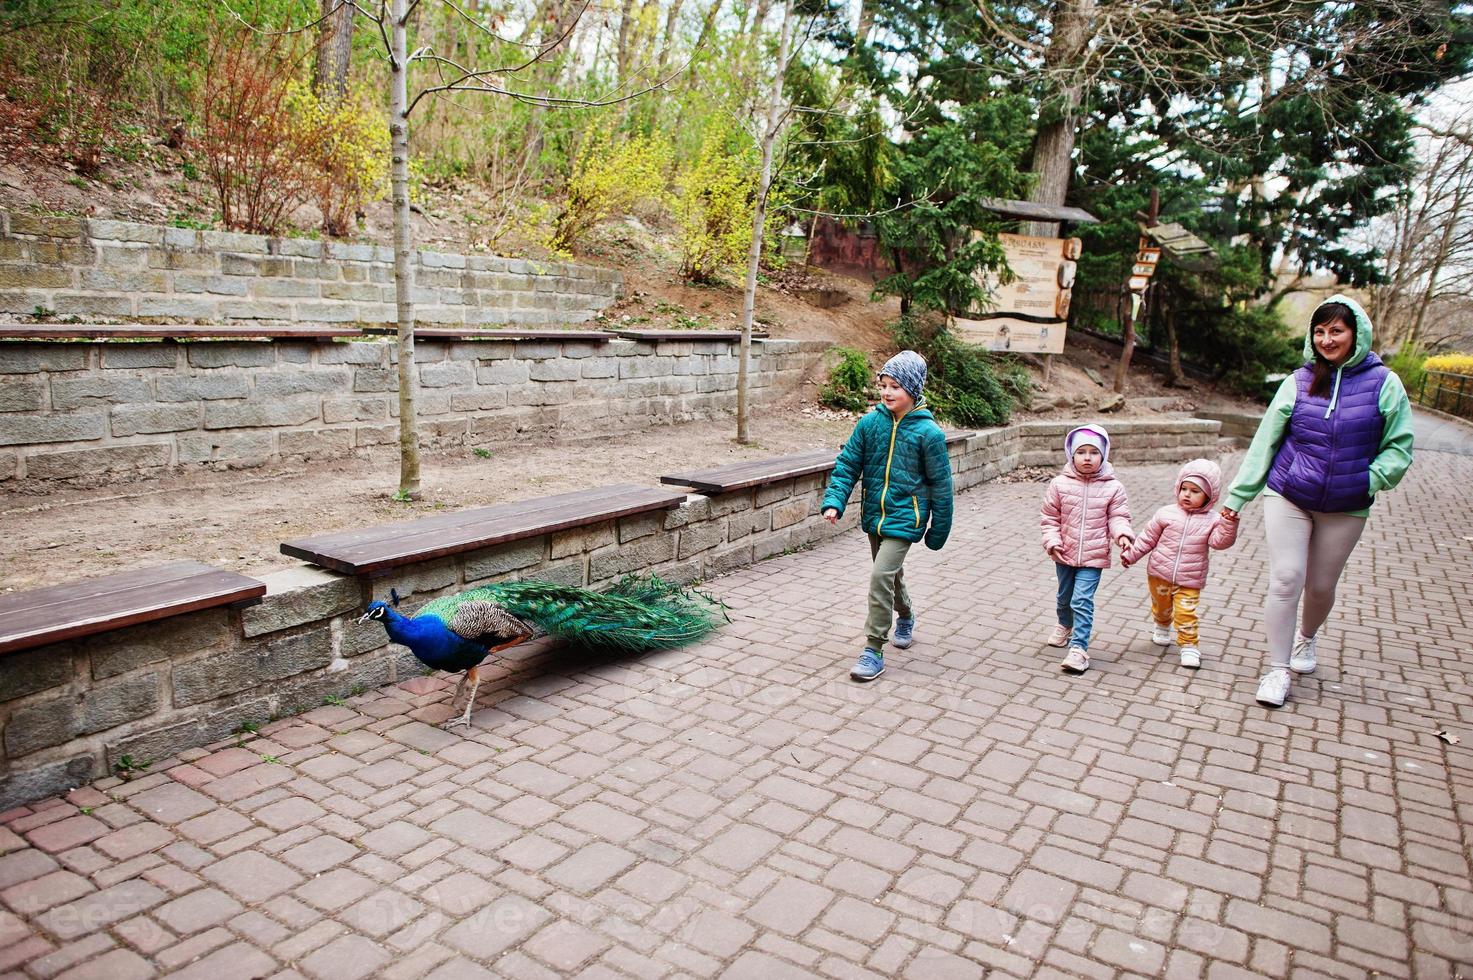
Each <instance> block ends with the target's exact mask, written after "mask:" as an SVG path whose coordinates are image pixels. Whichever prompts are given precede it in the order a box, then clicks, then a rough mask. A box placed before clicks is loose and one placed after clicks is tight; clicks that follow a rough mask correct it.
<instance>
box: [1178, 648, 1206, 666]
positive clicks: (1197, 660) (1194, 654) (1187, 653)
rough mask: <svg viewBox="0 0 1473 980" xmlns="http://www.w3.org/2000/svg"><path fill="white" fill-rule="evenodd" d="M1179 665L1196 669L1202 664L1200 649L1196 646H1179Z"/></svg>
mask: <svg viewBox="0 0 1473 980" xmlns="http://www.w3.org/2000/svg"><path fill="white" fill-rule="evenodd" d="M1181 665H1182V666H1183V667H1190V668H1192V669H1193V670H1196V669H1197V668H1198V667H1200V666H1202V651H1201V650H1198V649H1197V648H1196V647H1182V648H1181Z"/></svg>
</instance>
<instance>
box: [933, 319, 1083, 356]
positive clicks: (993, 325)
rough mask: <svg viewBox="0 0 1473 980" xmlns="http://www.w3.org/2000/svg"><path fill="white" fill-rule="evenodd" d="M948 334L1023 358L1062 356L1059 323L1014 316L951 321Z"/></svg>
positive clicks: (1062, 323) (1060, 323)
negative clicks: (1021, 355)
mask: <svg viewBox="0 0 1473 980" xmlns="http://www.w3.org/2000/svg"><path fill="white" fill-rule="evenodd" d="M951 322H952V327H951V329H952V331H953V332H954V333H955V334H956V335H957V336H958V337H960V338H961V339H962V340H965V341H966V342H967V343H969V344H978V345H980V346H982V347H985V348H987V349H988V350H992V351H1015V352H1018V353H1025V354H1062V353H1063V352H1064V328H1065V327H1066V326H1067V324H1065V323H1064V321H1063V320H1052V321H1048V322H1039V321H1037V320H1025V319H1023V318H1022V317H1016V316H992V317H988V318H987V319H985V320H964V319H962V318H961V317H954V318H953V319H952V321H951Z"/></svg>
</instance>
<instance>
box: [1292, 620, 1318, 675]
mask: <svg viewBox="0 0 1473 980" xmlns="http://www.w3.org/2000/svg"><path fill="white" fill-rule="evenodd" d="M1315 639H1316V638H1315V637H1313V636H1305V635H1304V634H1303V633H1300V632H1298V631H1295V633H1294V652H1293V653H1292V654H1290V655H1289V669H1290V670H1292V671H1294V673H1296V674H1313V673H1314V669H1315V668H1316V667H1318V666H1319V664H1318V663H1316V662H1315V659H1314V644H1315Z"/></svg>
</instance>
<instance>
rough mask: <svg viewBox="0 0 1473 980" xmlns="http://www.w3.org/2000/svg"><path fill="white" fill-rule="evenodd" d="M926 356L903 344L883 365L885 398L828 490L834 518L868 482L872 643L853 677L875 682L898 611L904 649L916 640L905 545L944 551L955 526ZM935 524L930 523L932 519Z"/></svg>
mask: <svg viewBox="0 0 1473 980" xmlns="http://www.w3.org/2000/svg"><path fill="white" fill-rule="evenodd" d="M925 385H926V361H925V358H923V357H921V355H919V354H917V353H916V352H915V351H910V350H903V351H901V352H900V353H899V354H896V355H895V356H894V357H892V358H890V360H889V361H887V362H886V363H885V366H884V367H883V368H882V369H881V370H880V404H878V405H876V406H875V407H874V409H872V410H871V411H870V412H869V413H868V414H866V415H865V416H864V417H863V418H861V419H860V420H859V422H858V423H857V424H856V425H855V426H854V432H853V433H852V434H851V435H850V436H849V441H848V442H846V443H845V444H844V449H843V450H842V451H841V452H840V453H839V458H838V460H837V461H836V462H835V464H834V471H833V475H832V476H830V477H829V486H828V490H827V491H826V492H825V493H824V495H823V516H824V519H825V520H827V521H828V522H829V523H830V524H833V523H836V522H837V521H838V520H839V518H840V517H842V516H844V507H845V505H846V504H847V503H848V501H849V495H850V493H851V492H853V490H854V484H855V483H856V482H860V481H862V487H863V489H862V496H861V499H862V501H863V503H862V507H863V510H862V512H861V515H860V524H861V526H862V527H863V528H864V530H865V533H867V534H868V535H869V548H870V557H871V558H872V559H873V561H874V565H873V568H872V569H871V572H870V585H869V617H868V618H867V619H866V621H865V647H864V652H863V653H861V654H860V656H859V660H858V661H857V662H856V663H855V665H854V668H853V669H852V670H850V672H849V676H850V677H852V678H854V679H855V680H857V681H872V680H874V679H875V678H876V677H879V676H880V675H881V674H883V673H884V672H885V657H884V649H885V641H886V640H887V639H888V637H889V633H890V620H891V617H892V616H894V615H895V614H897V613H898V614H899V618H898V620H897V621H896V623H895V638H894V640H893V641H892V642H893V643H894V645H895V647H896V648H897V649H901V650H903V649H905V648H906V647H908V646H910V645H911V643H913V642H914V631H915V612H914V609H913V607H912V606H911V601H910V594H909V593H908V592H907V591H906V588H905V580H904V577H903V569H902V565H903V564H904V562H905V555H906V552H907V551H909V550H910V546H911V545H912V544H914V543H916V542H917V541H920V540H922V539H923V538H924V539H925V542H926V547H927V548H930V549H931V550H932V551H939V550H941V546H942V545H944V544H945V543H946V537H947V535H948V534H950V533H951V457H950V455H948V454H947V452H946V435H945V433H943V432H942V431H941V427H940V426H939V425H937V424H936V421H935V419H933V418H932V417H931V413H930V412H928V411H927V410H926V409H925V408H923V407H921V406H923V405H924V404H925V398H924V396H923V394H922V389H924V388H925ZM928 523H929V524H930V530H927V528H926V526H927V524H928Z"/></svg>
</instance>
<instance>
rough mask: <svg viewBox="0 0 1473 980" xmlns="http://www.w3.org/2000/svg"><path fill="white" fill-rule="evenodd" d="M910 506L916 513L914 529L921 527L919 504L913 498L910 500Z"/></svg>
mask: <svg viewBox="0 0 1473 980" xmlns="http://www.w3.org/2000/svg"><path fill="white" fill-rule="evenodd" d="M910 506H911V508H912V509H913V510H914V511H915V512H916V527H920V526H921V502H920V501H919V500H917V499H916V498H915V497H911V498H910Z"/></svg>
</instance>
